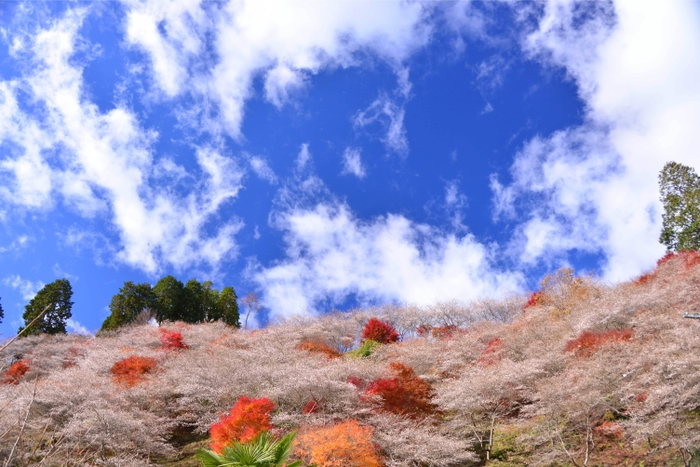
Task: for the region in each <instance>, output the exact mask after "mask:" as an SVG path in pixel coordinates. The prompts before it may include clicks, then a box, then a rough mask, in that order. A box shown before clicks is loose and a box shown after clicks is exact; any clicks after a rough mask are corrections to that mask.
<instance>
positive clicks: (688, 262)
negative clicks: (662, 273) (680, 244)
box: [634, 250, 700, 285]
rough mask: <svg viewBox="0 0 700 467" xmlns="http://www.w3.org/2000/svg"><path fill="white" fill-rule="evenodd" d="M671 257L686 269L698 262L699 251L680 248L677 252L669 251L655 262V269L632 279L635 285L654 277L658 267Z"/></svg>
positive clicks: (647, 281)
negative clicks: (634, 279)
mask: <svg viewBox="0 0 700 467" xmlns="http://www.w3.org/2000/svg"><path fill="white" fill-rule="evenodd" d="M673 259H679V260H680V262H681V264H682V265H683V268H684V269H685V270H686V271H688V270H690V269H693V268H694V267H695V266H697V265H698V264H700V252H698V251H695V250H681V251H679V252H677V253H673V252H669V253H666V254H665V255H664V256H662V257H661V258H660V259H659V260H658V261H657V262H656V269H655V270H654V271H652V272H649V273H646V274H644V275H642V276H641V277H639V278H638V279H637V280H636V281H634V284H635V285H644V284H647V283H649V282H651V281H652V280H654V279H656V276H657V274H658V272H659V268H660V267H661V266H663V265H664V264H666V263H668V262H670V261H671V260H673Z"/></svg>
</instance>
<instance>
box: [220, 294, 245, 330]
mask: <svg viewBox="0 0 700 467" xmlns="http://www.w3.org/2000/svg"><path fill="white" fill-rule="evenodd" d="M217 309H218V313H220V316H221V317H220V318H217V319H221V320H222V321H223V322H224V323H226V324H229V325H231V326H236V327H237V328H240V327H241V321H240V315H239V313H238V297H237V296H236V291H235V290H233V287H224V289H223V290H222V291H221V294H219V301H218V307H217Z"/></svg>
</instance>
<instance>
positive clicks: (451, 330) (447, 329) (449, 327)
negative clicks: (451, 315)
mask: <svg viewBox="0 0 700 467" xmlns="http://www.w3.org/2000/svg"><path fill="white" fill-rule="evenodd" d="M458 330H459V328H458V327H457V326H455V325H454V324H446V325H445V326H440V327H437V328H433V329H432V334H433V337H434V338H436V339H449V338H451V337H453V336H454V335H455V334H456V333H457V331H458Z"/></svg>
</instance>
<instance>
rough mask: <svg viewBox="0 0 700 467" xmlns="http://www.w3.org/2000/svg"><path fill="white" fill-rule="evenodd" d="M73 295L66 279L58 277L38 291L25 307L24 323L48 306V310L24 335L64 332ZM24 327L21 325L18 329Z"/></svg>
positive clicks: (69, 314) (27, 322)
mask: <svg viewBox="0 0 700 467" xmlns="http://www.w3.org/2000/svg"><path fill="white" fill-rule="evenodd" d="M72 296H73V289H72V288H71V285H70V282H69V281H68V279H58V280H57V281H54V282H52V283H50V284H48V285H47V286H45V287H44V288H43V289H41V290H40V291H39V293H37V294H36V296H35V297H34V298H32V299H31V300H30V302H29V304H27V306H26V307H25V310H24V315H22V318H24V324H25V326H26V325H27V324H29V323H30V322H31V321H32V320H33V319H34V318H36V317H37V316H38V315H39V314H40V313H41V312H42V311H44V309H45V308H46V307H47V306H48V307H49V310H48V311H47V312H46V314H45V315H44V316H43V317H42V318H41V319H40V320H39V321H37V322H36V323H34V324H33V325H32V326H31V327H30V328H28V329H27V330H26V331H25V335H30V334H39V333H42V332H43V333H46V334H58V333H65V332H66V321H68V319H69V318H70V317H71V308H72V307H73V302H71V301H70V299H71V297H72ZM23 329H25V328H24V327H21V328H20V329H19V330H20V331H22V330H23Z"/></svg>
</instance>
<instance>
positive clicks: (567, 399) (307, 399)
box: [0, 252, 700, 467]
mask: <svg viewBox="0 0 700 467" xmlns="http://www.w3.org/2000/svg"><path fill="white" fill-rule="evenodd" d="M699 300H700V255H699V254H698V253H696V252H682V253H679V254H676V255H669V256H667V257H665V258H663V259H662V260H661V261H659V265H658V266H657V268H656V269H655V270H654V271H653V272H652V273H649V274H647V275H644V276H642V277H641V278H639V279H637V280H635V281H632V282H627V283H623V284H619V285H616V286H605V285H602V284H599V283H596V282H595V281H593V280H591V279H588V278H577V277H575V276H574V275H573V274H572V273H571V271H568V270H560V271H558V272H557V273H555V274H553V275H552V276H549V277H548V278H546V279H545V280H544V281H543V283H542V287H541V289H540V291H539V292H538V293H536V294H533V295H532V296H531V297H514V298H510V299H506V300H502V301H480V302H476V303H472V304H469V305H461V304H458V303H454V302H446V303H437V304H435V305H434V306H431V307H425V308H419V307H411V306H405V307H397V306H394V307H392V306H387V307H382V308H377V309H368V310H358V311H355V312H350V313H342V314H341V313H339V314H332V315H324V316H321V317H318V318H298V319H290V320H287V321H285V322H282V323H278V324H275V325H272V326H269V327H267V328H265V329H264V330H259V331H254V332H244V331H241V330H237V329H236V328H233V327H229V326H227V325H225V324H224V323H221V322H218V323H209V324H198V325H190V324H184V323H178V322H175V323H164V325H163V326H161V327H160V328H156V327H154V326H150V325H141V326H130V327H126V328H124V329H121V330H118V331H115V332H110V333H104V334H103V335H100V336H99V337H97V338H87V337H81V336H77V335H57V336H47V335H39V336H32V337H28V338H24V339H20V340H18V341H16V342H15V343H14V344H13V345H11V346H10V347H8V348H7V349H6V350H5V351H4V352H3V355H0V357H1V358H2V360H0V362H2V363H0V365H1V366H2V367H3V368H2V374H3V376H2V383H3V384H0V459H2V460H3V462H5V464H4V465H46V466H52V465H76V466H77V465H114V466H137V465H139V466H140V465H170V466H175V465H177V466H196V465H198V464H197V461H196V459H195V458H194V456H193V454H194V451H195V450H196V449H197V448H200V447H207V446H209V443H210V439H209V436H210V435H209V429H210V427H211V426H212V424H215V423H217V422H219V423H224V422H225V418H221V417H220V415H221V414H228V413H229V410H230V409H231V408H232V407H234V405H236V403H237V401H239V399H240V398H241V397H242V396H246V397H248V398H251V399H253V400H255V399H256V398H258V399H259V400H260V401H264V404H268V405H269V407H271V409H270V410H271V412H270V413H271V420H270V421H271V423H272V426H273V428H272V433H273V434H274V435H276V436H281V435H283V434H284V433H287V432H290V431H297V432H298V437H297V445H296V447H295V453H296V454H295V455H296V456H298V457H300V458H302V459H304V461H305V462H318V464H319V467H325V466H331V465H333V466H340V465H343V466H344V467H345V466H347V467H353V466H357V467H365V466H371V465H385V466H389V467H394V466H415V467H418V466H440V467H442V466H444V467H447V466H478V465H488V466H526V465H533V466H534V465H542V466H584V465H589V466H613V465H630V466H642V465H643V466H644V467H649V466H683V465H685V466H690V465H700V329H698V321H697V320H693V319H684V318H683V315H684V314H685V313H698V311H700V302H699ZM372 318H377V320H372ZM368 322H371V323H372V324H370V325H367V323H368ZM385 323H390V324H391V325H392V326H393V329H392V328H391V327H388V326H386V325H385ZM394 331H396V335H394V334H393V333H394ZM363 332H364V337H363ZM368 333H369V334H368ZM368 337H373V339H372V340H371V341H370V340H369V339H368ZM363 339H364V343H362V341H363ZM396 340H399V341H398V342H393V341H396ZM375 341H376V342H381V341H384V342H385V343H376V342H375ZM358 346H359V348H357V347H358ZM353 349H354V350H353ZM262 398H265V399H262ZM245 400H247V399H245ZM269 402H271V403H272V404H274V406H273V405H271V404H269ZM261 403H262V402H261ZM272 407H273V408H272ZM232 416H233V415H232ZM353 437H354V438H353ZM348 440H349V441H348ZM361 441H362V442H361ZM343 456H345V457H343ZM319 460H320V461H319Z"/></svg>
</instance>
